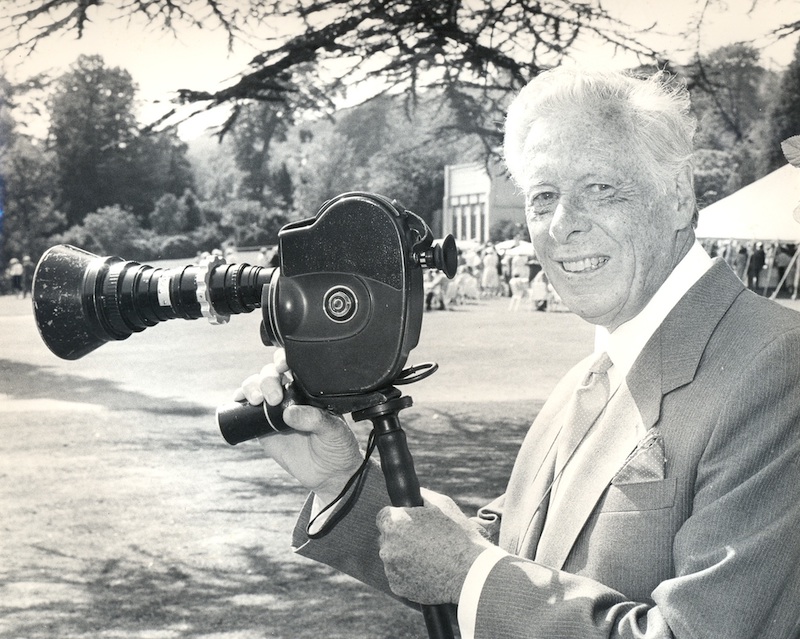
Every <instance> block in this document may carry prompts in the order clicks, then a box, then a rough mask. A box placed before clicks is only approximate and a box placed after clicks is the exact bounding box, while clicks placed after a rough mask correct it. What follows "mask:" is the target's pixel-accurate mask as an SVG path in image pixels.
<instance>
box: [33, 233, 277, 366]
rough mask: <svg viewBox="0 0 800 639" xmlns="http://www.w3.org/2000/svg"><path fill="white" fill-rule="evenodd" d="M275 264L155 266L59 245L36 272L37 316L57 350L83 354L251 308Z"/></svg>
mask: <svg viewBox="0 0 800 639" xmlns="http://www.w3.org/2000/svg"><path fill="white" fill-rule="evenodd" d="M275 271H276V269H272V268H263V267H260V266H250V265H248V264H225V263H223V262H221V261H220V262H207V263H203V264H200V265H194V264H193V265H188V266H184V267H178V268H171V269H166V268H156V267H152V266H148V265H146V264H140V263H139V262H133V261H126V260H123V259H122V258H119V257H116V256H113V257H99V256H97V255H93V254H92V253H89V252H87V251H83V250H81V249H78V248H75V247H74V246H68V245H60V246H55V247H53V248H51V249H49V250H48V251H47V252H46V253H45V254H44V255H43V256H42V259H41V260H40V261H39V264H38V266H37V267H36V272H35V274H34V280H33V305H34V312H35V314H36V323H37V325H38V327H39V332H40V333H41V335H42V339H43V340H44V342H45V344H47V346H48V348H50V350H51V351H53V353H55V354H56V355H58V356H59V357H62V358H64V359H78V358H80V357H83V356H84V355H86V354H87V353H89V352H91V351H93V350H94V349H96V348H97V347H98V346H101V345H102V344H104V343H105V342H108V341H112V340H123V339H126V338H128V337H129V336H130V335H131V334H133V333H135V332H139V331H143V330H144V329H145V328H147V327H148V326H155V325H156V324H158V323H159V322H163V321H166V320H168V319H173V318H182V319H198V318H200V317H208V318H209V319H210V320H212V321H215V322H216V323H223V322H225V321H227V319H228V316H230V315H233V314H238V313H249V312H250V311H252V310H254V309H256V308H258V307H259V306H260V304H261V289H262V288H263V286H264V284H266V283H268V282H269V280H270V278H271V276H272V274H273V272H275Z"/></svg>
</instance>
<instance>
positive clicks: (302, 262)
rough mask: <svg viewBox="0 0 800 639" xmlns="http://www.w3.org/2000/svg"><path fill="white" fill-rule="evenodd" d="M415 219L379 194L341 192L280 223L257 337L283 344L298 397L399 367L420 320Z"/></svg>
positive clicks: (420, 236) (348, 389) (364, 388)
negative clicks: (277, 259)
mask: <svg viewBox="0 0 800 639" xmlns="http://www.w3.org/2000/svg"><path fill="white" fill-rule="evenodd" d="M420 222H421V220H420V219H419V218H417V216H416V215H414V214H413V213H410V212H408V211H405V210H404V209H402V208H401V207H398V206H397V205H395V204H394V203H393V202H390V201H388V200H386V199H385V198H382V197H380V196H376V195H373V194H344V195H342V196H339V197H338V198H335V199H333V200H331V201H329V202H327V203H326V204H325V205H324V206H323V207H322V209H321V210H320V211H319V213H318V214H317V216H316V217H315V218H314V219H311V220H305V221H302V222H297V223H294V224H289V225H287V226H285V227H284V228H283V229H282V230H281V231H280V233H279V236H278V241H279V250H280V255H281V263H280V264H281V265H280V276H279V277H274V276H273V278H272V279H271V281H270V284H269V286H268V287H265V288H264V291H263V293H262V301H261V308H262V310H263V314H264V323H263V328H264V331H263V333H264V335H263V337H264V338H265V341H266V342H267V343H269V344H280V345H282V346H283V347H284V348H285V349H286V359H287V363H288V365H289V367H290V368H291V369H292V371H293V373H294V375H295V381H296V382H297V383H298V385H299V386H300V388H301V389H302V391H303V392H304V393H306V394H307V395H309V396H311V397H319V398H325V397H330V396H347V395H355V394H363V393H367V392H371V391H373V390H376V389H380V388H383V387H385V386H387V385H390V384H392V382H393V381H394V380H395V379H396V378H397V377H398V375H399V374H400V372H401V371H402V369H403V366H404V365H405V363H406V360H407V358H408V355H409V352H410V351H411V350H412V349H413V348H414V347H415V346H416V345H417V342H418V340H419V335H420V329H421V326H422V314H423V298H424V294H423V276H422V269H421V268H419V267H420V263H419V257H418V256H419V255H420V252H421V251H424V250H426V249H427V248H428V247H429V245H430V241H429V239H430V238H426V234H425V229H424V228H423V227H422V226H421V225H420ZM426 241H427V245H426V244H425V243H426Z"/></svg>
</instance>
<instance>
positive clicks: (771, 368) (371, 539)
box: [295, 261, 800, 639]
mask: <svg viewBox="0 0 800 639" xmlns="http://www.w3.org/2000/svg"><path fill="white" fill-rule="evenodd" d="M587 365H588V361H587V362H582V363H581V364H579V365H578V366H576V367H575V368H574V369H573V371H572V372H571V373H570V374H568V375H567V376H566V377H565V378H564V379H563V380H562V381H561V382H560V383H559V385H558V386H557V387H556V389H555V390H554V392H553V393H552V394H551V396H550V398H549V399H548V401H547V402H546V404H545V406H544V407H543V408H542V410H541V412H540V414H539V415H538V416H537V418H536V421H535V422H534V424H533V426H532V427H531V430H530V432H529V433H528V436H527V437H526V440H525V442H524V443H523V445H522V447H521V449H520V452H519V455H518V458H517V461H516V464H515V467H514V470H513V471H512V475H511V478H510V480H509V484H508V489H507V491H506V493H505V494H504V495H503V496H502V497H500V498H498V499H497V500H495V501H494V502H493V503H492V504H490V505H489V506H487V507H486V508H484V509H482V511H481V512H480V513H479V517H480V519H481V521H482V522H483V523H484V525H485V526H486V527H487V529H488V530H489V531H490V533H491V534H492V535H493V536H494V538H495V539H496V541H497V543H498V544H499V545H500V546H501V547H503V548H504V549H506V550H507V551H509V552H510V553H512V554H511V555H510V556H508V557H506V558H505V559H502V560H501V561H500V562H499V563H498V564H497V565H496V566H495V567H494V569H493V570H492V571H491V573H490V574H489V576H488V579H487V581H486V583H485V585H484V588H483V591H482V593H481V597H480V601H479V606H478V616H477V624H476V637H485V638H487V639H489V638H491V639H502V638H506V637H509V638H511V637H514V638H516V637H519V638H523V637H525V638H529V637H542V638H545V637H546V638H558V637H563V638H567V637H576V638H581V639H582V638H584V637H693V638H695V637H709V638H711V637H714V638H725V639H733V638H735V639H739V638H741V639H745V638H752V639H755V638H759V639H764V638H774V639H793V638H796V637H800V315H798V314H797V313H795V312H793V311H790V310H787V309H784V308H781V307H779V306H778V305H776V304H773V303H770V302H768V301H767V300H764V299H763V298H759V297H758V296H756V295H754V294H753V293H751V292H750V291H747V290H746V289H744V287H743V285H742V284H741V282H740V281H739V280H738V279H737V278H736V277H735V275H734V274H733V273H732V272H731V271H730V269H729V268H728V267H727V266H726V265H725V264H724V263H723V262H722V261H717V262H716V263H715V264H714V266H713V267H712V268H711V270H710V271H709V272H708V273H706V275H705V276H704V277H703V278H702V279H701V280H700V281H699V282H698V283H697V284H696V285H695V286H694V287H693V288H692V289H691V290H690V291H689V292H688V293H687V294H686V295H685V296H684V298H683V299H682V300H681V301H680V302H679V303H678V305H677V306H676V307H675V308H674V309H673V311H672V312H671V313H670V314H669V316H668V317H667V318H666V319H665V321H664V322H663V324H662V326H661V327H660V328H659V329H658V330H657V331H656V333H655V334H654V335H653V337H652V338H651V339H650V341H649V342H648V344H647V345H646V347H645V349H644V350H643V352H642V353H641V355H640V357H639V358H638V359H637V361H636V362H635V364H634V366H633V368H632V369H631V371H630V373H629V374H628V376H627V379H626V381H625V383H624V384H623V386H622V388H620V390H619V391H618V392H617V393H616V394H615V396H614V397H613V398H612V401H611V402H610V403H609V405H608V406H607V408H606V410H605V412H604V414H603V415H601V417H600V419H599V422H598V424H597V425H596V427H595V428H596V429H600V427H601V426H602V427H603V430H604V432H605V433H606V434H605V435H604V436H603V438H594V439H592V438H587V441H586V442H585V444H582V446H586V447H587V448H588V449H589V451H588V458H589V459H590V460H593V461H594V462H595V463H590V464H587V465H584V466H583V469H582V470H581V471H580V472H579V473H578V474H577V476H576V477H573V478H572V482H571V483H570V484H569V485H568V486H566V487H565V488H564V490H565V492H564V493H563V494H562V495H561V497H560V499H561V501H560V504H561V505H560V506H559V507H557V508H555V507H554V508H551V509H550V512H546V509H545V508H544V506H545V505H546V504H547V499H546V498H544V499H543V497H544V491H545V490H546V488H547V486H548V485H549V483H550V477H549V475H548V473H549V468H550V467H551V465H552V464H551V460H550V455H552V454H554V451H555V446H553V441H554V438H555V437H556V435H557V431H558V429H559V427H560V421H559V420H560V418H561V417H563V415H562V411H563V408H564V405H565V403H566V401H567V399H568V397H569V396H570V394H571V393H572V390H573V389H574V387H575V385H576V384H577V380H578V379H579V378H581V377H582V376H583V374H584V372H585V368H586V366H587ZM608 426H611V428H608ZM584 454H587V453H586V451H585V450H584ZM371 474H372V475H374V476H376V477H377V476H378V475H379V471H373V472H372V473H371ZM560 490H561V489H559V491H560ZM385 503H387V501H386V497H385V490H384V489H383V488H382V487H381V485H380V481H374V482H370V483H369V485H368V487H367V488H366V489H365V495H364V496H363V498H362V499H361V500H360V501H359V505H358V506H357V508H356V509H355V511H354V513H352V515H351V516H349V517H348V518H346V519H345V520H344V521H343V522H342V523H341V524H340V525H339V526H338V527H337V529H336V530H334V531H333V533H332V534H331V535H329V536H328V537H326V538H325V539H324V540H322V541H321V542H316V541H315V542H312V543H309V542H308V540H307V539H306V538H305V536H304V534H303V528H302V526H303V525H304V524H303V522H302V517H301V523H300V526H299V527H298V529H297V530H296V533H295V545H296V546H297V547H298V549H299V552H301V553H302V554H306V555H308V556H311V557H313V558H316V559H319V560H321V561H324V562H326V563H329V564H331V565H333V566H335V567H337V568H339V569H340V570H343V571H345V572H347V573H349V574H352V575H354V576H356V577H357V578H359V579H362V580H363V581H366V582H367V583H371V584H372V585H375V586H376V587H379V588H383V589H386V580H385V577H384V576H383V571H382V568H381V565H380V560H379V559H378V558H377V554H376V553H377V539H376V533H375V528H374V516H375V513H377V511H378V509H379V508H380V507H381V506H382V505H383V504H385ZM540 504H542V507H541V508H539V507H538V506H539V505H540ZM544 514H546V517H544V516H543V515H544Z"/></svg>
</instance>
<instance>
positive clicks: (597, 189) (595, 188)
mask: <svg viewBox="0 0 800 639" xmlns="http://www.w3.org/2000/svg"><path fill="white" fill-rule="evenodd" d="M613 190H614V187H613V186H611V185H610V184H602V183H597V184H590V185H589V191H590V192H591V193H596V194H601V193H605V194H608V193H611V192H612V191H613Z"/></svg>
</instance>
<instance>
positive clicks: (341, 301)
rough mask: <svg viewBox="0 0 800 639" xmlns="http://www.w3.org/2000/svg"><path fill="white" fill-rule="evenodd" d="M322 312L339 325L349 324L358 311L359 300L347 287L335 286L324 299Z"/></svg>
mask: <svg viewBox="0 0 800 639" xmlns="http://www.w3.org/2000/svg"><path fill="white" fill-rule="evenodd" d="M322 310H323V311H325V315H327V317H328V319H330V320H331V321H332V322H336V323H338V324H344V323H345V322H349V321H350V320H351V319H353V317H355V314H356V311H358V298H357V297H356V294H355V293H353V290H352V289H351V288H349V287H347V286H341V285H340V286H334V287H332V288H330V289H328V291H327V292H326V293H325V295H324V297H323V299H322Z"/></svg>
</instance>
